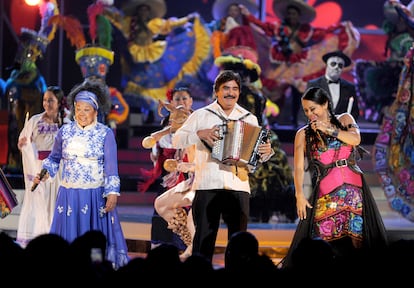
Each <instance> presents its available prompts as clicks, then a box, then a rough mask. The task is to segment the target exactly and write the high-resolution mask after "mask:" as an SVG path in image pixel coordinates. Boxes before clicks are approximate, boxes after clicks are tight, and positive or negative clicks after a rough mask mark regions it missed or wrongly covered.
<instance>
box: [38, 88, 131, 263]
mask: <svg viewBox="0 0 414 288" xmlns="http://www.w3.org/2000/svg"><path fill="white" fill-rule="evenodd" d="M108 94H109V91H108V88H107V86H106V85H105V84H104V83H102V81H95V82H91V81H87V82H83V83H81V84H79V85H76V86H75V87H73V88H72V90H71V91H70V93H69V95H68V103H69V106H70V108H71V112H72V115H74V117H73V118H74V121H73V122H71V123H70V124H66V125H63V126H62V127H61V128H60V129H59V131H58V134H57V135H56V138H55V143H54V145H53V149H52V152H51V153H50V154H49V156H48V157H47V158H46V159H44V160H43V163H42V169H46V171H47V173H46V176H45V177H44V178H43V181H47V179H48V178H49V175H50V177H56V175H57V173H58V171H59V169H60V166H61V165H62V180H61V184H60V186H59V190H58V196H57V199H56V208H55V210H54V215H53V221H52V225H51V229H50V233H52V234H57V235H60V236H62V237H63V238H64V239H66V240H67V241H69V242H72V241H74V240H75V239H76V238H77V237H79V236H81V235H83V234H84V233H86V232H88V231H90V230H99V231H102V232H103V233H104V234H105V236H106V240H107V249H106V255H105V256H104V257H105V259H106V260H108V261H110V262H111V263H112V264H113V267H114V268H115V269H118V268H120V267H121V266H123V265H125V264H127V263H128V261H129V256H128V254H127V253H128V247H127V243H126V240H125V238H124V234H123V232H122V227H121V223H120V220H119V217H118V212H117V208H116V205H117V201H118V197H119V196H120V186H121V183H120V179H119V175H118V160H117V159H118V158H117V143H116V141H115V136H114V133H113V131H112V130H111V129H110V128H109V127H108V126H106V125H104V124H102V123H100V122H98V114H99V112H98V110H99V107H100V106H102V105H100V104H99V103H103V102H104V101H105V99H108V98H109V95H108ZM34 182H35V183H37V184H38V183H39V182H40V177H39V175H37V176H36V177H35V179H34Z"/></svg>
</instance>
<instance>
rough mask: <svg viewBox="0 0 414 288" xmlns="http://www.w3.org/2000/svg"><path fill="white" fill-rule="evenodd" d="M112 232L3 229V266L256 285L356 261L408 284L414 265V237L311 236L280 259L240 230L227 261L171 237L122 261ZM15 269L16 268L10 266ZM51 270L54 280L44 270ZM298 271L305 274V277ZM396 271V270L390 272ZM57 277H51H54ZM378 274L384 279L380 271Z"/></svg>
mask: <svg viewBox="0 0 414 288" xmlns="http://www.w3.org/2000/svg"><path fill="white" fill-rule="evenodd" d="M106 241H107V240H106V237H105V235H104V234H103V233H102V232H101V231H88V232H86V233H85V234H83V235H81V236H79V237H78V238H76V239H75V240H74V241H73V242H72V243H69V242H68V241H66V240H65V239H64V238H62V237H61V236H59V235H56V234H43V235H39V236H37V237H36V238H34V239H33V240H31V241H30V242H29V243H28V245H27V247H26V248H22V247H21V246H20V245H18V244H17V243H16V242H15V240H14V239H13V238H12V237H11V236H9V235H8V234H7V233H5V232H1V233H0V259H1V261H0V269H1V271H2V272H3V273H4V275H12V274H11V273H14V274H13V275H15V273H16V271H20V272H21V273H22V275H24V277H22V279H19V282H21V283H23V284H26V283H27V284H30V285H33V284H41V285H42V286H48V285H50V286H52V285H53V286H55V285H56V283H58V282H61V281H64V282H65V284H69V285H75V284H79V283H80V282H82V283H84V284H94V285H96V284H97V285H99V286H105V287H106V286H107V287H113V286H114V285H123V284H125V285H129V283H131V281H137V279H139V280H140V281H145V280H148V281H151V283H153V284H155V286H158V285H164V284H165V285H170V284H171V281H173V279H176V278H177V277H179V276H180V275H186V277H189V278H190V279H203V282H204V284H207V285H208V284H215V285H217V283H218V282H217V281H220V283H221V284H232V285H238V284H240V285H246V284H254V285H255V286H259V287H260V286H261V285H266V284H267V283H269V281H275V279H277V281H278V283H281V284H284V283H290V284H292V283H294V284H305V283H308V281H309V280H310V279H312V277H314V276H315V275H319V274H321V273H322V274H323V278H324V281H331V280H332V281H334V277H335V278H336V277H337V276H338V272H340V271H345V270H347V269H349V268H350V267H352V269H353V270H354V271H363V270H364V268H366V267H370V269H371V271H376V273H377V274H378V275H383V276H384V277H373V276H372V275H368V274H366V275H365V274H363V273H362V274H360V275H361V277H362V278H361V279H363V280H365V279H367V280H368V279H369V280H370V281H371V282H370V283H377V282H378V284H380V283H379V281H385V280H386V278H387V277H392V280H393V283H401V284H403V282H404V281H406V277H408V275H409V272H410V271H411V270H410V269H411V268H410V267H411V266H409V265H406V264H404V263H405V261H403V260H405V259H412V258H414V239H399V240H395V241H393V242H390V244H389V245H388V246H387V247H385V248H384V249H383V250H381V251H379V250H377V249H375V250H372V249H354V250H350V251H348V252H349V253H346V254H341V255H338V254H336V253H335V250H334V248H333V247H332V246H331V245H330V244H329V242H326V241H324V240H322V239H311V238H305V239H303V240H302V241H301V242H300V243H299V244H298V246H297V247H296V249H295V250H294V252H293V255H292V265H291V266H289V267H285V268H284V267H280V265H278V263H274V262H273V260H272V258H271V257H270V256H268V255H267V254H266V253H263V252H262V251H265V249H263V250H262V249H260V246H259V241H258V239H257V238H256V236H255V235H254V234H253V233H251V232H247V231H243V232H237V233H234V234H233V235H232V236H231V238H230V239H229V241H228V243H227V246H226V248H225V251H224V252H225V253H224V265H223V266H222V267H214V266H213V263H212V262H211V261H210V260H209V259H207V258H206V257H204V256H202V255H200V254H193V255H191V256H190V257H188V258H187V259H185V260H180V257H179V250H178V249H177V247H176V246H174V245H171V244H162V245H160V246H158V247H156V248H154V249H151V250H149V251H148V253H147V254H146V255H145V254H143V255H145V256H136V257H131V260H130V261H129V262H128V263H127V264H126V265H124V266H122V267H120V268H118V269H115V268H114V267H113V266H112V264H111V262H109V261H107V260H106V259H104V258H102V255H105V249H106ZM8 272H10V274H7V273H8ZM45 273H47V277H48V280H47V281H46V280H45V278H44V277H42V275H45ZM297 275H300V277H298V276H297ZM387 275H388V276H387ZM50 277H51V278H50ZM377 278H378V279H377Z"/></svg>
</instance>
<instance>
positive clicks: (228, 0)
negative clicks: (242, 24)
mask: <svg viewBox="0 0 414 288" xmlns="http://www.w3.org/2000/svg"><path fill="white" fill-rule="evenodd" d="M231 4H239V5H243V6H245V7H246V8H247V9H248V10H249V11H250V13H252V14H255V13H257V12H258V11H259V7H258V6H257V4H256V3H255V2H254V1H253V0H216V1H215V2H214V4H213V10H212V14H213V17H214V19H216V20H220V19H222V18H224V17H226V16H227V10H228V8H229V6H230V5H231Z"/></svg>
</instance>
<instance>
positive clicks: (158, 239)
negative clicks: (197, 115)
mask: <svg viewBox="0 0 414 288" xmlns="http://www.w3.org/2000/svg"><path fill="white" fill-rule="evenodd" d="M167 99H168V101H169V102H170V103H169V104H164V107H166V105H168V106H169V108H168V107H167V108H168V110H169V111H170V113H169V114H168V115H167V116H166V117H165V118H164V119H163V121H162V123H161V124H162V126H163V127H164V128H163V129H162V130H161V131H159V132H154V133H152V134H151V137H152V139H153V141H154V143H152V144H154V145H153V146H152V145H147V144H145V142H144V145H143V146H150V147H151V146H152V151H151V154H150V155H151V159H152V161H153V162H154V168H153V169H152V170H151V171H145V170H141V172H142V173H141V174H142V175H143V176H144V180H145V181H143V182H141V183H139V184H138V189H139V191H140V192H145V191H147V189H148V188H149V186H150V185H151V184H153V183H154V182H155V181H156V180H159V179H162V183H161V185H162V186H163V187H164V188H165V189H166V190H164V189H161V190H158V191H159V193H158V197H157V198H156V200H155V202H154V208H155V209H154V214H153V216H152V225H151V246H152V247H153V248H154V247H156V246H158V245H160V244H163V243H169V244H173V245H175V246H177V248H178V249H180V250H181V251H182V254H181V255H183V256H182V257H181V258H183V259H184V258H186V257H188V256H189V255H191V250H192V238H193V235H194V224H193V222H192V219H191V217H192V216H191V213H190V211H191V209H190V208H191V202H192V198H193V195H192V193H191V192H190V193H186V192H188V190H189V189H190V188H191V183H192V178H193V176H192V174H191V173H188V171H180V170H177V169H176V168H177V166H178V165H179V163H191V162H192V158H193V157H194V155H193V153H191V150H190V149H175V148H174V147H173V146H172V143H171V138H172V134H173V133H174V132H175V131H176V130H177V129H178V128H179V127H180V126H181V125H182V124H183V122H184V120H185V119H183V118H181V117H180V118H176V116H177V117H178V116H179V115H183V114H182V113H184V116H185V118H187V117H188V115H189V114H190V113H191V112H192V108H191V106H192V104H193V98H192V97H191V93H190V90H189V89H188V87H176V88H174V89H172V90H169V91H168V93H167ZM170 105H171V106H170ZM160 108H162V106H160ZM175 109H177V110H178V109H182V111H180V112H179V111H176V112H174V110H175ZM156 135H158V136H156ZM146 139H147V138H146ZM146 139H144V141H145V140H146ZM150 147H148V148H150ZM180 166H184V165H180ZM178 185H179V186H178ZM180 189H182V191H180ZM187 194H188V195H187ZM180 196H181V197H182V199H178V198H180ZM173 218H180V219H175V220H174V219H173ZM177 221H180V223H177ZM187 224H188V225H187ZM175 232H176V233H175ZM183 251H184V252H183Z"/></svg>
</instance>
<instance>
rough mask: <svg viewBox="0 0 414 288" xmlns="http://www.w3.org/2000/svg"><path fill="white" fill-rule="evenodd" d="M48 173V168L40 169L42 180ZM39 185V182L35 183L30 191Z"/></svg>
mask: <svg viewBox="0 0 414 288" xmlns="http://www.w3.org/2000/svg"><path fill="white" fill-rule="evenodd" d="M46 173H47V170H46V169H45V168H43V169H42V170H40V173H39V178H40V181H42V179H43V177H45V175H46ZM37 185H39V184H36V183H33V185H32V189H31V190H30V191H32V192H33V191H34V190H35V189H36V188H37Z"/></svg>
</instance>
